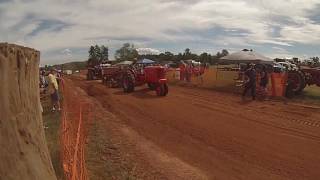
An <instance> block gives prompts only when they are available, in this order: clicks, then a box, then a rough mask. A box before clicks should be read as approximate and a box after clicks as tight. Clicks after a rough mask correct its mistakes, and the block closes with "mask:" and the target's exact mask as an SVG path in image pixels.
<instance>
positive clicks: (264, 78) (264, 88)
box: [260, 66, 269, 97]
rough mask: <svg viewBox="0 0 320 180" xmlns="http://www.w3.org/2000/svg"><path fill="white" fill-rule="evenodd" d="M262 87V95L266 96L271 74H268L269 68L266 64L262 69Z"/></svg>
mask: <svg viewBox="0 0 320 180" xmlns="http://www.w3.org/2000/svg"><path fill="white" fill-rule="evenodd" d="M260 77H261V79H260V89H261V92H262V95H263V96H264V97H266V96H267V94H268V88H267V86H268V83H269V76H268V72H267V69H266V67H265V66H263V67H262V71H261V73H260Z"/></svg>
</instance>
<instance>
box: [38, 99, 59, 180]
mask: <svg viewBox="0 0 320 180" xmlns="http://www.w3.org/2000/svg"><path fill="white" fill-rule="evenodd" d="M41 103H42V107H43V109H44V112H43V114H42V118H43V125H44V127H45V135H46V140H47V145H48V149H49V152H50V157H51V161H52V165H53V168H54V170H55V173H56V176H57V179H58V180H62V179H64V178H63V169H62V162H61V159H60V147H61V146H60V132H59V130H60V113H58V112H54V113H52V112H51V111H50V101H49V100H48V99H44V100H42V102H41Z"/></svg>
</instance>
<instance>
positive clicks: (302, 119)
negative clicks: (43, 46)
mask: <svg viewBox="0 0 320 180" xmlns="http://www.w3.org/2000/svg"><path fill="white" fill-rule="evenodd" d="M72 80H73V82H74V83H75V84H76V85H77V86H80V87H81V88H82V89H84V90H85V91H86V92H87V93H88V95H89V96H91V98H93V99H94V100H95V101H96V102H97V103H99V104H101V105H102V106H103V107H104V108H105V110H106V111H109V112H111V113H112V114H113V115H114V116H115V118H117V119H118V120H119V123H122V124H125V126H126V127H128V130H127V131H125V132H124V133H127V137H128V138H132V139H134V140H133V142H134V141H135V142H136V143H137V144H136V145H135V148H138V149H139V148H140V149H141V151H140V154H139V153H138V154H137V156H139V157H140V158H143V159H146V161H149V162H150V161H154V162H151V163H150V164H152V166H153V168H156V169H161V172H162V174H167V175H168V176H167V178H169V179H172V177H175V178H180V179H246V180H247V179H259V180H261V179H315V180H316V179H319V177H320V171H319V168H320V163H319V162H320V155H319V152H320V109H317V108H310V107H303V106H297V105H290V104H289V105H285V104H284V103H281V102H273V101H270V102H245V103H244V102H242V101H240V98H239V97H237V96H234V95H230V94H225V93H219V92H214V91H207V90H200V89H195V88H186V87H178V86H170V87H169V88H170V90H169V95H168V96H167V97H164V98H163V97H157V96H155V93H154V92H150V91H148V90H146V89H145V88H144V87H141V88H137V89H136V92H134V93H132V94H124V93H122V91H121V89H108V88H106V87H105V86H103V85H102V84H100V83H99V82H98V81H90V82H88V81H85V80H83V79H82V78H80V77H73V78H72ZM107 125H108V122H106V126H107Z"/></svg>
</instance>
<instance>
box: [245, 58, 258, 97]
mask: <svg viewBox="0 0 320 180" xmlns="http://www.w3.org/2000/svg"><path fill="white" fill-rule="evenodd" d="M244 75H245V77H246V79H247V80H246V83H245V85H244V91H243V93H242V98H243V99H244V98H245V96H246V94H247V92H248V91H249V90H250V91H251V96H252V100H255V99H256V70H255V69H254V65H253V64H249V65H248V68H247V70H246V72H245V73H244Z"/></svg>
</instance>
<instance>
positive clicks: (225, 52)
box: [221, 49, 229, 57]
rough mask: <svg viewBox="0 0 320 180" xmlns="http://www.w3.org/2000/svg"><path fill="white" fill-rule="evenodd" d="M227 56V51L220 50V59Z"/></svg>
mask: <svg viewBox="0 0 320 180" xmlns="http://www.w3.org/2000/svg"><path fill="white" fill-rule="evenodd" d="M228 55H229V52H228V50H226V49H222V52H221V57H224V56H228Z"/></svg>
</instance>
